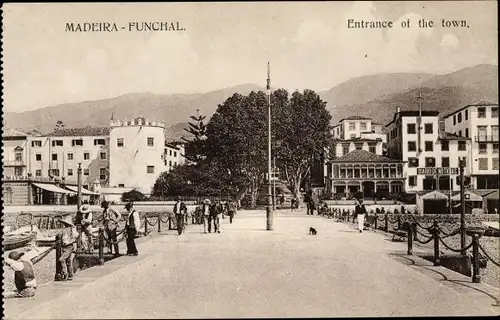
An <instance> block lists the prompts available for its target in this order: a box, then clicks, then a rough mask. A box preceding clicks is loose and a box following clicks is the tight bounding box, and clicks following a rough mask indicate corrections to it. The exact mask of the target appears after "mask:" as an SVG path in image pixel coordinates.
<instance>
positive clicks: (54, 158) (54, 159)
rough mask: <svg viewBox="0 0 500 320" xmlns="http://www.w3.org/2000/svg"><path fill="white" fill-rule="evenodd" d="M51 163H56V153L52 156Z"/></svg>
mask: <svg viewBox="0 0 500 320" xmlns="http://www.w3.org/2000/svg"><path fill="white" fill-rule="evenodd" d="M52 161H57V153H53V154H52Z"/></svg>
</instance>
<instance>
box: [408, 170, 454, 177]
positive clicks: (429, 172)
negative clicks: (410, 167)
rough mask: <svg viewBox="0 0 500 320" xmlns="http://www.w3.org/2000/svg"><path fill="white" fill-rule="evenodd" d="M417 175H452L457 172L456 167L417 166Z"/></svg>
mask: <svg viewBox="0 0 500 320" xmlns="http://www.w3.org/2000/svg"><path fill="white" fill-rule="evenodd" d="M417 174H418V175H425V176H432V175H447V174H449V175H452V174H458V168H417Z"/></svg>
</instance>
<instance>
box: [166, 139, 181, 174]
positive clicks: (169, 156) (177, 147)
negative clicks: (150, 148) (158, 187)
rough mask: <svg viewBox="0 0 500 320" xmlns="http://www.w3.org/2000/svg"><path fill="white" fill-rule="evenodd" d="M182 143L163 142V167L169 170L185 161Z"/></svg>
mask: <svg viewBox="0 0 500 320" xmlns="http://www.w3.org/2000/svg"><path fill="white" fill-rule="evenodd" d="M184 156H185V149H184V144H180V143H173V142H172V143H165V167H166V171H170V170H172V169H173V168H175V167H176V166H178V165H183V164H184V163H185V161H186V158H185V157H184Z"/></svg>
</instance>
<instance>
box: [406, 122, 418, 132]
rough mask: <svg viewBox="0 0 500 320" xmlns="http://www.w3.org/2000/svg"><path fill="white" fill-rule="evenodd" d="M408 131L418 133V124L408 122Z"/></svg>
mask: <svg viewBox="0 0 500 320" xmlns="http://www.w3.org/2000/svg"><path fill="white" fill-rule="evenodd" d="M406 131H407V132H408V134H414V133H417V129H416V125H415V124H414V123H408V124H407V125H406Z"/></svg>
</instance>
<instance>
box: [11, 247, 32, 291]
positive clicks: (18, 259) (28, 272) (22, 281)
mask: <svg viewBox="0 0 500 320" xmlns="http://www.w3.org/2000/svg"><path fill="white" fill-rule="evenodd" d="M38 253H39V251H38V249H36V248H34V250H31V251H28V252H27V253H26V254H25V253H22V252H18V251H12V252H11V253H9V257H8V258H5V260H4V261H5V264H6V265H8V266H9V267H10V268H11V269H12V270H14V283H15V285H16V291H15V292H6V293H4V298H30V297H33V296H34V295H35V292H36V279H35V272H34V270H33V263H32V262H31V260H30V259H31V258H32V257H35V256H36V255H38Z"/></svg>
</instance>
